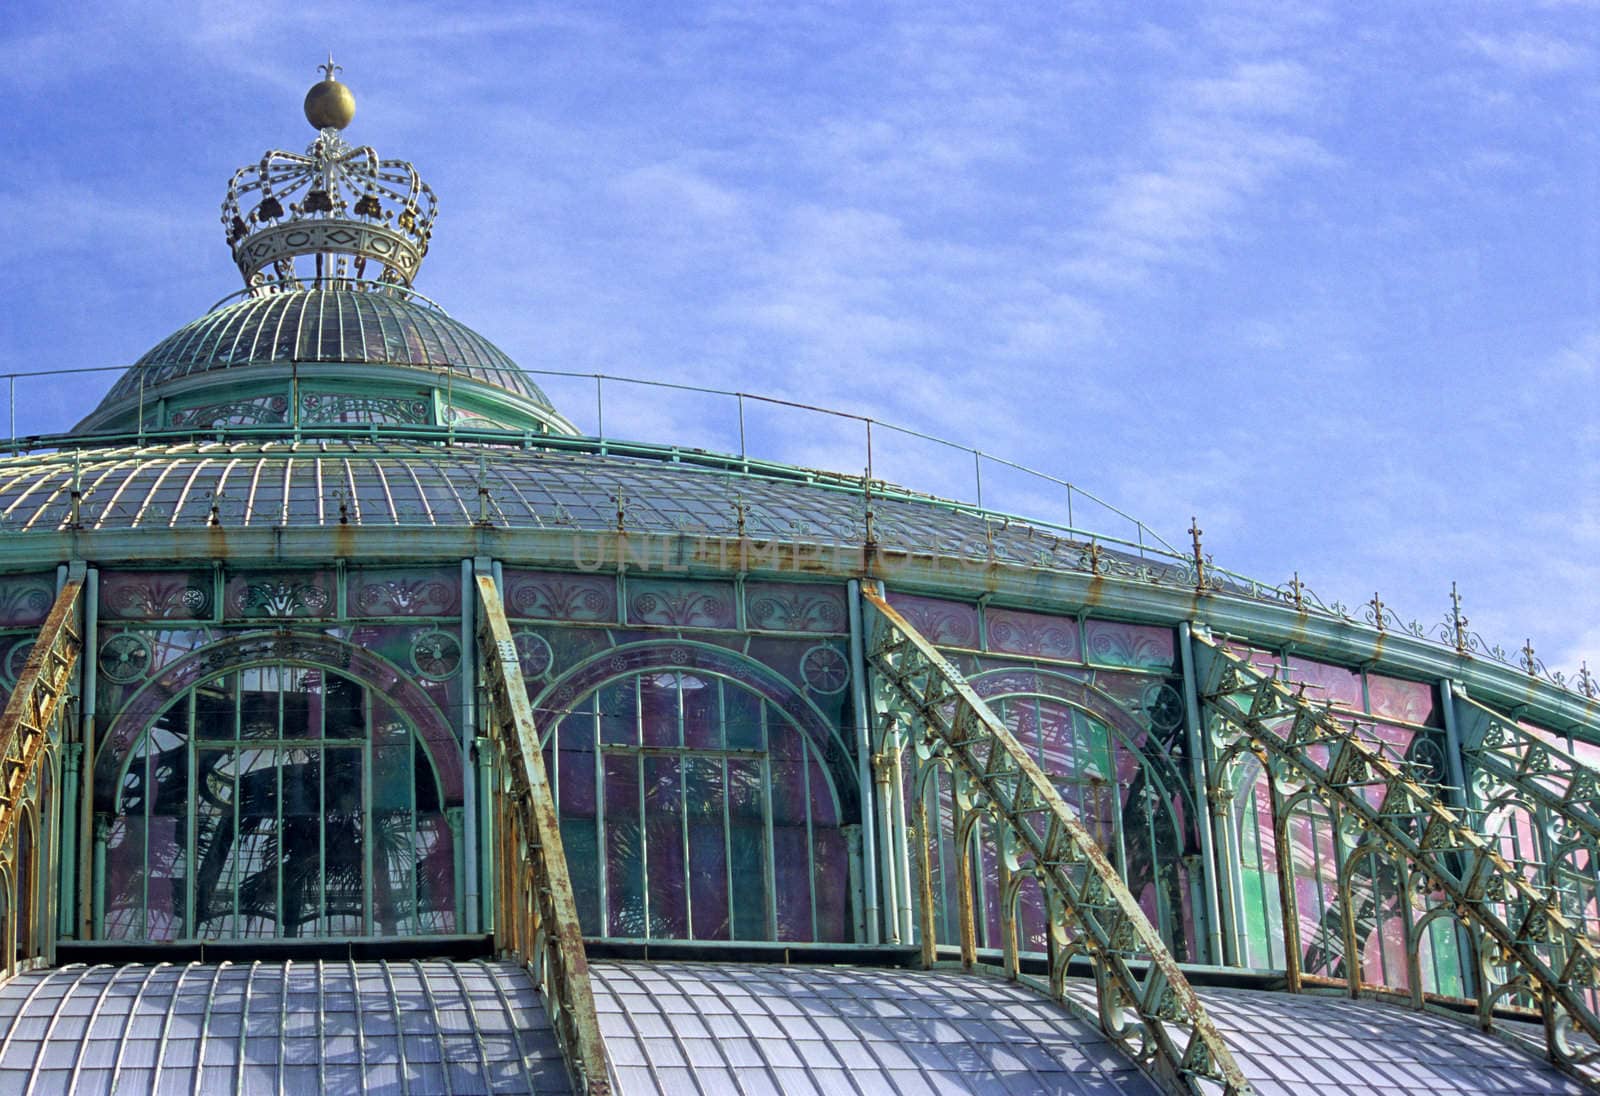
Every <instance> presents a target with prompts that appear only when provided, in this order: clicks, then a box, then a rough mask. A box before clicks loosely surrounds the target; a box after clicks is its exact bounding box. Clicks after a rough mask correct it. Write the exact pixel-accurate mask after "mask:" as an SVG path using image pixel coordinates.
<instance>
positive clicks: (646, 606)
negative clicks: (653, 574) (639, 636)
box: [628, 579, 738, 628]
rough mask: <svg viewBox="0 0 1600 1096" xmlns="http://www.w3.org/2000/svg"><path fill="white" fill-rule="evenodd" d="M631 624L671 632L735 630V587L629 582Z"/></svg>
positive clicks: (722, 583) (697, 583)
mask: <svg viewBox="0 0 1600 1096" xmlns="http://www.w3.org/2000/svg"><path fill="white" fill-rule="evenodd" d="M628 622H629V623H630V624H657V625H663V626H666V627H670V628H732V627H735V626H736V625H737V623H738V621H737V619H736V610H735V607H734V592H733V583H731V582H693V581H682V582H673V581H669V580H664V579H630V580H629V582H628Z"/></svg>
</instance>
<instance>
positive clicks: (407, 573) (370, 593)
mask: <svg viewBox="0 0 1600 1096" xmlns="http://www.w3.org/2000/svg"><path fill="white" fill-rule="evenodd" d="M346 581H347V582H348V586H349V590H350V605H349V610H350V615H351V616H356V617H397V616H420V617H441V616H459V615H460V613H461V575H460V573H459V572H458V571H454V570H451V569H450V568H448V567H417V568H407V569H399V568H384V569H382V570H376V569H375V570H357V571H351V572H350V576H349V578H348V579H347V580H346Z"/></svg>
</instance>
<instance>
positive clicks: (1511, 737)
mask: <svg viewBox="0 0 1600 1096" xmlns="http://www.w3.org/2000/svg"><path fill="white" fill-rule="evenodd" d="M1455 701H1456V712H1457V715H1458V718H1459V719H1460V721H1461V738H1462V743H1461V746H1462V753H1463V754H1464V755H1465V759H1466V760H1468V761H1470V762H1471V763H1472V764H1473V766H1474V768H1475V769H1476V770H1477V771H1476V772H1475V773H1474V774H1473V776H1474V778H1475V779H1474V780H1473V783H1475V784H1477V785H1478V786H1479V787H1480V788H1483V789H1484V790H1488V789H1487V788H1485V785H1486V784H1487V785H1492V786H1493V791H1494V792H1495V794H1494V795H1489V796H1485V798H1486V799H1495V798H1500V797H1501V796H1503V795H1504V794H1505V792H1506V791H1508V790H1509V791H1513V792H1514V793H1515V794H1516V795H1517V796H1518V797H1520V798H1521V799H1522V800H1523V801H1525V802H1528V803H1536V804H1538V805H1539V806H1542V807H1544V808H1546V809H1547V810H1549V811H1550V812H1551V813H1552V814H1553V815H1554V816H1555V817H1556V818H1558V819H1560V820H1561V822H1562V823H1563V826H1564V828H1566V829H1569V830H1573V831H1576V832H1578V833H1581V834H1583V835H1584V837H1585V838H1586V839H1587V843H1588V844H1589V846H1590V848H1591V850H1594V851H1596V852H1597V853H1600V773H1597V772H1596V771H1595V769H1594V768H1592V767H1591V766H1588V765H1585V764H1584V763H1583V762H1582V761H1581V760H1579V759H1578V758H1576V757H1574V756H1573V755H1572V754H1570V753H1568V752H1567V751H1566V750H1563V749H1561V748H1560V747H1559V746H1557V745H1555V744H1554V743H1552V742H1549V741H1547V740H1545V739H1543V738H1539V737H1537V736H1536V735H1534V734H1531V733H1530V732H1528V731H1526V730H1524V729H1523V728H1521V727H1519V726H1518V725H1517V724H1516V722H1515V721H1514V720H1510V719H1507V718H1506V717H1505V716H1503V715H1501V714H1500V713H1499V712H1496V711H1494V710H1493V709H1491V708H1489V707H1486V706H1485V705H1482V704H1479V703H1478V702H1477V701H1475V700H1472V699H1470V698H1468V697H1465V696H1459V695H1458V696H1457V697H1456V698H1455ZM1597 863H1600V856H1597Z"/></svg>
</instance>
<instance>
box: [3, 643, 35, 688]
mask: <svg viewBox="0 0 1600 1096" xmlns="http://www.w3.org/2000/svg"><path fill="white" fill-rule="evenodd" d="M32 653H33V640H31V639H25V640H23V641H22V642H21V643H18V644H17V645H16V646H15V647H13V648H11V650H9V651H7V652H6V664H5V674H6V681H7V682H8V683H9V684H12V685H15V684H16V683H17V679H18V678H20V677H21V676H22V668H23V667H24V666H26V665H27V664H28V656H29V655H31V654H32Z"/></svg>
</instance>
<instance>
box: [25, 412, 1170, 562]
mask: <svg viewBox="0 0 1600 1096" xmlns="http://www.w3.org/2000/svg"><path fill="white" fill-rule="evenodd" d="M75 486H76V489H77V491H78V493H79V500H78V511H77V520H76V524H77V525H78V526H79V527H81V528H83V529H86V530H101V531H105V530H131V529H195V528H202V527H205V526H208V525H220V526H222V527H225V528H233V529H239V528H245V529H251V528H254V529H270V528H273V527H317V526H333V525H364V526H389V527H402V528H439V529H443V528H469V527H471V526H474V525H487V526H494V527H499V528H507V529H551V530H557V531H562V530H567V531H581V532H610V531H615V530H616V529H617V528H618V525H619V520H620V524H621V527H622V528H624V529H625V530H626V531H628V532H630V533H648V534H658V535H659V534H665V535H673V534H684V535H691V536H692V535H706V536H715V537H739V536H748V537H750V538H751V539H753V540H758V541H770V542H779V543H806V544H820V545H824V546H842V545H848V546H853V547H854V548H855V549H859V548H860V547H861V545H862V544H863V543H864V542H866V541H869V540H870V541H871V542H872V543H874V544H875V545H877V546H878V547H879V549H880V550H882V551H885V552H896V553H900V554H902V555H906V556H913V555H916V556H935V555H936V556H939V557H942V558H964V559H969V560H972V561H974V562H978V563H982V562H985V561H991V562H998V563H1009V564H1014V565H1021V566H1028V567H1044V568H1050V569H1055V568H1060V569H1072V570H1081V569H1083V566H1084V565H1083V555H1084V552H1085V550H1086V545H1085V544H1084V542H1082V541H1076V540H1069V539H1067V538H1065V537H1061V536H1056V535H1053V534H1050V533H1046V532H1044V531H1042V530H1036V529H1033V528H1031V527H1028V526H1024V525H1017V524H1010V525H1003V524H1000V523H997V522H996V521H995V519H993V518H988V517H986V516H984V515H982V514H978V513H974V512H972V511H971V510H968V509H965V508H962V507H959V506H957V505H954V504H949V503H943V502H940V501H938V500H934V499H930V498H920V497H907V496H905V495H903V494H902V495H899V496H896V495H893V494H890V495H887V496H886V495H882V494H878V493H876V491H875V492H874V493H873V494H872V495H870V496H867V495H864V494H862V493H861V491H860V490H859V489H858V488H859V485H858V484H852V485H850V486H845V485H842V484H840V483H838V482H836V481H831V480H830V479H829V478H828V477H826V476H825V475H824V474H816V476H815V479H813V478H812V477H811V476H809V475H808V474H806V473H804V472H803V471H801V470H798V469H796V470H794V475H793V476H792V478H787V479H785V478H778V477H776V476H773V477H765V476H758V475H751V474H742V473H738V472H728V471H721V470H718V469H713V468H707V467H703V466H699V465H695V464H691V463H688V462H683V463H677V462H675V461H672V460H661V459H642V458H637V457H623V456H615V455H610V454H601V453H572V452H554V451H550V450H544V449H518V448H511V447H509V446H507V447H490V446H477V445H459V446H441V445H436V444H429V443H427V442H422V441H418V442H407V441H403V440H399V439H393V440H386V441H382V442H379V443H376V444H375V443H372V442H365V441H355V440H352V439H335V438H318V439H308V440H304V441H300V442H291V441H283V442H265V443H263V442H202V443H185V444H182V445H173V446H161V447H153V446H145V447H135V446H126V447H111V446H108V447H104V448H92V449H91V448H86V449H82V450H76V451H58V452H55V453H50V454H45V455H33V456H22V457H11V458H4V459H0V532H46V531H50V530H55V529H65V528H69V527H71V526H72V525H73V524H74V513H73V492H74V488H75ZM480 488H482V491H481V492H480ZM619 509H620V510H621V511H622V513H621V517H620V519H619V516H618V511H619ZM869 514H870V519H869ZM1105 557H1106V558H1105V560H1104V563H1105V566H1106V567H1107V568H1108V569H1109V568H1110V567H1111V566H1112V564H1113V562H1115V563H1116V565H1117V566H1119V567H1122V568H1137V569H1138V575H1137V576H1135V577H1141V578H1144V579H1146V580H1147V581H1156V582H1160V581H1164V580H1165V579H1166V578H1169V577H1170V578H1172V579H1173V580H1174V581H1181V575H1179V574H1178V571H1177V569H1176V568H1174V567H1172V566H1171V565H1170V564H1168V563H1163V562H1159V561H1156V560H1148V561H1142V560H1138V559H1137V558H1131V557H1122V558H1121V559H1115V560H1114V558H1113V553H1110V552H1107V553H1105ZM1130 573H1131V572H1130Z"/></svg>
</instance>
